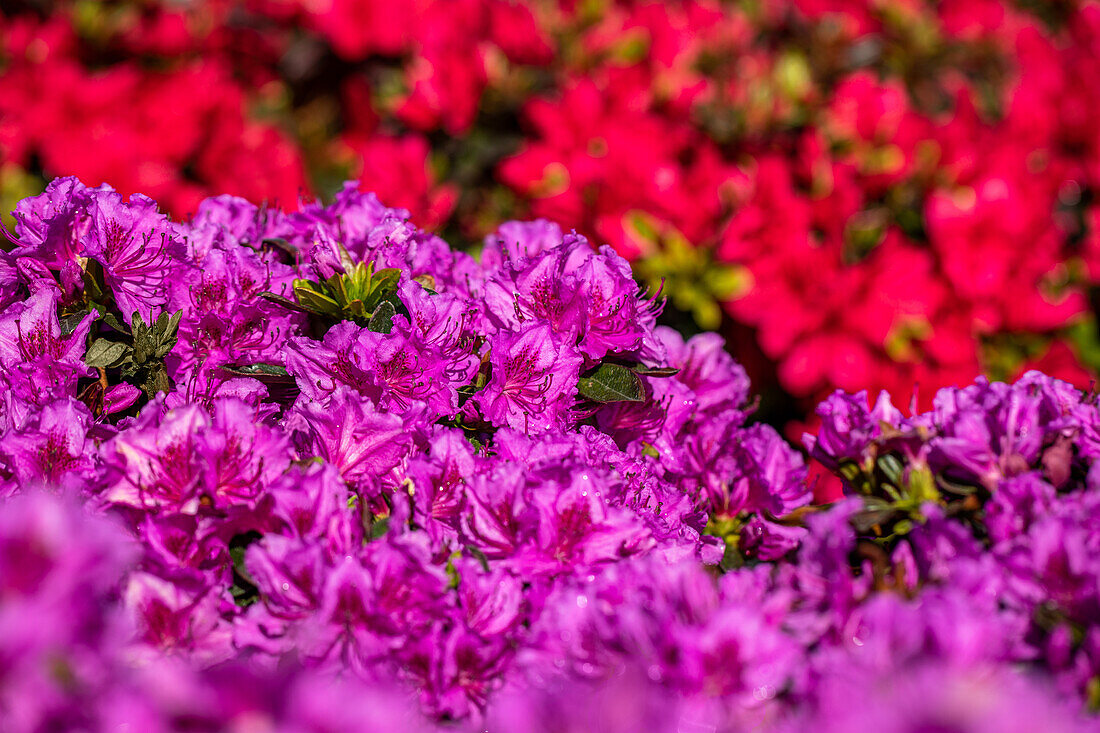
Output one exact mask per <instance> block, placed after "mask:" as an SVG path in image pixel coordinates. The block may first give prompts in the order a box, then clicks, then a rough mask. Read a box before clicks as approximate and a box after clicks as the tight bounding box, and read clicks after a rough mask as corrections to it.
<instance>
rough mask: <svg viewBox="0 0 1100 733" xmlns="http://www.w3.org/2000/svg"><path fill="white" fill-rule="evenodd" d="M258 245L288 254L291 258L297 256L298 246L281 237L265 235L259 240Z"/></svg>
mask: <svg viewBox="0 0 1100 733" xmlns="http://www.w3.org/2000/svg"><path fill="white" fill-rule="evenodd" d="M260 245H261V246H263V247H268V248H271V249H277V250H279V251H280V252H283V253H285V254H288V255H290V257H291V259H293V258H295V257H297V256H298V248H297V247H295V246H294V245H293V244H291V243H290V242H288V241H286V240H285V239H283V238H282V237H267V238H265V239H261V240H260Z"/></svg>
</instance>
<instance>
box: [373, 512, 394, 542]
mask: <svg viewBox="0 0 1100 733" xmlns="http://www.w3.org/2000/svg"><path fill="white" fill-rule="evenodd" d="M389 531H390V518H389V517H381V518H379V519H375V520H372V521H371V523H370V538H371V539H372V540H376V539H378V538H379V537H382V536H384V535H385V534H386V533H387V532H389Z"/></svg>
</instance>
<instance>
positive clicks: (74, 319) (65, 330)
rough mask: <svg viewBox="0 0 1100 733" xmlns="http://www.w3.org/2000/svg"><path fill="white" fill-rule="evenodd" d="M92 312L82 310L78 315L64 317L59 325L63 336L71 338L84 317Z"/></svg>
mask: <svg viewBox="0 0 1100 733" xmlns="http://www.w3.org/2000/svg"><path fill="white" fill-rule="evenodd" d="M88 313H90V311H88V310H82V311H79V312H77V313H70V314H69V315H67V316H63V317H62V318H61V319H60V320H59V321H58V323H59V324H60V325H61V335H62V336H71V335H72V333H73V331H75V330H76V327H77V326H79V325H80V322H81V321H83V320H84V317H85V316H86V315H88Z"/></svg>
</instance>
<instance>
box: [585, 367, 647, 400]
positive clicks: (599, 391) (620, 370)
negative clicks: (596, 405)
mask: <svg viewBox="0 0 1100 733" xmlns="http://www.w3.org/2000/svg"><path fill="white" fill-rule="evenodd" d="M577 389H578V391H579V392H580V393H581V396H583V397H585V398H587V399H590V400H592V401H593V402H601V403H603V402H643V401H645V388H644V386H643V385H642V380H641V378H640V377H639V376H638V375H637V374H635V373H634V372H633V371H632V370H631V369H629V368H628V367H624V366H622V365H621V364H609V363H604V364H600V365H599V366H597V367H595V368H593V369H590V370H589V371H588V372H587V373H586V374H584V375H583V376H582V377H581V378H580V381H578V382H577Z"/></svg>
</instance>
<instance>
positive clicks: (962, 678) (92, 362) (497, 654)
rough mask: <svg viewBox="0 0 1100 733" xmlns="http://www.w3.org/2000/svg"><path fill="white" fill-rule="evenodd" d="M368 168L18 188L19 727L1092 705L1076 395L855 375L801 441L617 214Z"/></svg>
mask: <svg viewBox="0 0 1100 733" xmlns="http://www.w3.org/2000/svg"><path fill="white" fill-rule="evenodd" d="M358 189H359V187H358V185H357V184H355V183H350V184H348V185H346V186H345V187H344V188H343V189H342V190H341V192H340V193H339V194H338V195H337V196H336V197H335V199H334V200H333V201H332V202H331V203H329V204H327V205H323V204H321V203H304V204H303V205H302V206H301V207H300V209H299V210H298V211H295V212H284V211H282V210H280V209H277V208H266V207H257V206H255V205H253V204H251V203H249V202H247V201H246V200H244V199H242V198H237V197H232V196H219V197H216V198H211V199H206V200H204V201H202V202H201V203H200V204H199V205H198V207H197V213H196V215H195V216H194V217H193V218H192V219H190V220H187V221H179V220H173V219H171V218H169V217H168V216H166V215H164V214H162V213H160V212H159V210H158V208H157V206H156V204H155V203H154V202H153V200H152V199H150V198H148V197H145V196H143V195H140V194H136V195H133V196H130V197H128V198H127V197H124V196H122V195H121V194H120V193H118V192H117V191H115V190H113V189H112V188H110V187H108V186H106V185H101V186H98V187H96V188H89V187H86V186H85V185H83V184H82V183H81V182H79V181H78V180H77V179H74V178H65V179H57V180H55V181H53V182H52V183H51V184H50V185H49V186H48V188H47V189H46V191H45V192H44V193H42V194H41V195H39V196H35V197H32V198H28V199H25V200H23V201H21V202H20V203H19V204H18V206H17V207H16V209H15V211H14V213H13V215H14V219H15V221H16V222H17V223H16V226H15V229H14V234H13V235H12V242H11V248H10V251H9V252H5V253H4V254H3V257H2V258H0V306H2V307H0V313H2V315H0V367H2V369H0V619H3V621H4V623H2V624H0V660H2V664H0V674H2V679H3V685H0V722H2V725H0V727H3V728H4V729H5V730H13V731H22V730H28V731H30V730H93V731H94V730H119V729H129V730H148V731H160V730H163V731H168V730H195V731H222V730H242V729H255V728H257V727H261V728H262V729H264V730H278V731H288V732H289V731H347V730H364V731H366V730H409V731H418V730H423V731H429V730H435V731H443V730H453V731H466V730H469V731H484V730H490V731H515V730H532V731H562V730H566V731H578V732H579V731H589V730H601V731H603V730H606V731H623V732H624V733H626V731H636V730H640V729H645V730H654V731H669V732H671V731H683V730H714V731H747V730H754V731H775V732H776V733H781V732H787V731H790V732H792V733H793V731H803V730H826V731H833V730H835V731H849V730H853V729H856V728H862V727H868V728H869V729H875V730H933V729H935V730H952V731H974V732H975V733H977V732H980V731H1021V732H1022V731H1032V730H1037V729H1041V730H1044V731H1090V730H1098V729H1100V718H1097V717H1096V715H1095V713H1096V711H1097V709H1098V708H1100V595H1098V592H1100V562H1098V560H1097V558H1098V557H1100V552H1097V551H1098V550H1100V524H1098V522H1097V521H1096V520H1097V517H1098V516H1100V473H1098V470H1097V469H1096V468H1095V466H1094V465H1093V461H1094V459H1095V458H1096V455H1097V453H1098V452H1100V406H1098V405H1097V402H1096V399H1095V397H1092V396H1090V397H1086V396H1084V395H1082V393H1080V392H1079V391H1077V390H1076V389H1075V388H1074V387H1073V386H1071V385H1070V384H1068V383H1066V382H1062V381H1058V380H1056V379H1053V378H1050V377H1048V376H1045V375H1043V374H1041V373H1038V372H1029V373H1028V374H1026V375H1025V376H1024V377H1023V378H1022V379H1021V380H1019V381H1018V382H1016V383H1015V384H1012V385H1008V384H1005V383H989V382H987V381H984V380H981V381H978V382H976V383H974V384H972V385H971V386H968V387H965V388H947V389H944V390H942V391H940V392H939V393H938V394H937V396H936V398H935V400H934V407H933V409H932V410H931V411H930V412H925V413H919V412H918V413H913V414H911V416H909V417H905V416H903V414H902V413H901V412H900V411H899V410H898V409H897V408H895V407H894V406H893V404H892V403H891V401H890V398H889V396H888V395H886V394H883V395H882V396H880V397H879V398H878V401H877V402H876V403H875V405H874V407H873V408H872V407H871V406H870V405H869V404H868V402H867V399H866V395H865V393H862V394H858V395H854V396H851V395H848V394H846V393H843V392H838V393H836V394H834V395H832V396H831V397H829V398H828V399H827V400H826V401H824V402H822V403H821V405H820V406H819V407H818V408H817V415H818V418H819V420H820V422H821V429H820V431H818V432H817V433H816V434H814V435H811V436H808V437H807V438H806V439H805V444H804V448H805V450H806V454H803V453H801V452H799V451H797V450H795V449H794V448H793V447H792V446H791V445H789V444H788V443H787V442H785V441H784V440H783V439H782V438H781V437H780V435H779V434H778V433H777V432H776V431H775V429H773V428H772V427H769V426H767V425H766V424H762V423H760V422H755V421H754V420H753V419H752V418H753V410H754V401H753V398H752V397H751V396H750V384H749V380H748V377H747V375H746V372H745V370H744V369H743V368H742V367H741V366H740V365H739V364H738V363H737V362H736V361H734V359H733V358H732V357H731V356H730V355H729V354H728V352H727V351H726V350H725V348H724V344H723V341H722V339H721V337H719V336H717V335H715V334H714V333H701V334H698V335H695V336H692V337H690V338H687V339H685V338H684V337H682V336H681V335H680V334H679V333H677V332H676V331H674V330H672V329H670V328H667V327H665V326H661V325H658V324H657V320H658V317H659V314H660V311H661V308H662V307H663V306H664V300H663V299H662V298H661V297H659V296H658V295H657V294H655V293H651V292H647V291H645V290H644V289H640V288H638V286H637V283H636V281H635V280H634V278H633V277H632V272H631V267H630V265H629V263H628V262H627V261H626V260H625V259H624V258H623V257H621V256H620V255H618V254H617V253H616V252H615V251H614V249H613V248H611V247H608V246H606V245H605V246H601V247H595V246H594V245H593V244H591V243H590V242H589V241H588V240H587V239H586V238H585V237H584V236H583V235H581V234H577V233H576V232H564V231H563V230H562V229H561V228H560V227H559V226H558V225H556V224H553V223H551V222H549V221H546V220H537V221H534V222H527V223H520V222H508V223H506V224H504V225H502V226H501V227H500V228H499V229H498V230H497V231H495V232H493V233H491V234H490V235H488V237H487V238H486V240H485V242H484V248H483V250H482V252H481V255H480V257H479V258H477V259H475V258H474V257H472V256H471V255H469V254H467V253H465V252H464V251H462V250H461V249H455V248H452V247H451V246H449V245H448V244H447V243H446V242H445V241H444V240H442V239H441V238H439V237H438V236H436V235H434V234H432V233H429V232H427V231H425V230H422V229H420V228H418V227H416V226H415V225H414V224H413V223H411V222H410V218H409V217H410V214H409V212H408V211H407V210H403V209H393V208H387V207H386V206H384V205H383V204H382V203H381V202H380V201H379V199H378V198H377V197H375V196H374V195H373V194H366V193H362V192H360V191H359V190H358ZM807 455H808V456H809V458H810V460H813V461H814V462H815V464H816V465H817V466H818V467H819V469H820V470H821V471H829V472H832V474H833V475H834V476H835V478H836V480H837V481H839V482H843V486H844V490H845V493H846V494H847V498H845V499H844V500H842V501H840V502H838V503H835V504H833V505H831V506H828V507H822V506H819V505H814V504H813V503H812V502H811V495H812V491H813V486H812V485H811V482H810V479H809V477H808V464H807V459H806V457H804V456H807Z"/></svg>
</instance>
